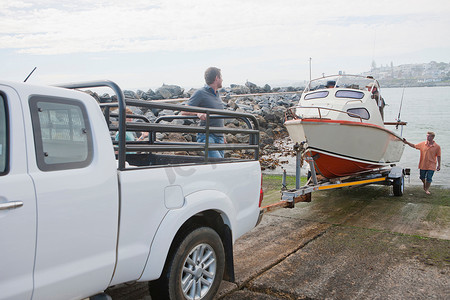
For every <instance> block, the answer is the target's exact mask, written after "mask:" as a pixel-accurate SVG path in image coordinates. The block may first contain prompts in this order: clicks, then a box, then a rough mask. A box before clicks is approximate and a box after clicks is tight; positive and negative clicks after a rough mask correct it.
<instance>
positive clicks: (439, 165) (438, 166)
mask: <svg viewBox="0 0 450 300" xmlns="http://www.w3.org/2000/svg"><path fill="white" fill-rule="evenodd" d="M439 170H441V157H440V156H438V157H437V167H436V171H439Z"/></svg>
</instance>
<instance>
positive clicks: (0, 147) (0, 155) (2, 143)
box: [0, 94, 8, 175]
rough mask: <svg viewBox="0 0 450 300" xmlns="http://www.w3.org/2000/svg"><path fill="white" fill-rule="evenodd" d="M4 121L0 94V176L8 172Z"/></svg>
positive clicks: (6, 137)
mask: <svg viewBox="0 0 450 300" xmlns="http://www.w3.org/2000/svg"><path fill="white" fill-rule="evenodd" d="M7 125H8V123H7V119H6V101H5V100H4V98H3V96H2V94H0V175H3V174H6V173H7V171H8V168H7V166H8V129H7Z"/></svg>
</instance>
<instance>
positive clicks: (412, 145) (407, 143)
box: [403, 138, 416, 148]
mask: <svg viewBox="0 0 450 300" xmlns="http://www.w3.org/2000/svg"><path fill="white" fill-rule="evenodd" d="M403 143H405V144H406V145H408V146H410V147H412V148H416V146H415V145H414V144H413V143H410V142H408V141H407V140H406V139H405V138H403Z"/></svg>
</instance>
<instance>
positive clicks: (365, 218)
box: [112, 186, 450, 300]
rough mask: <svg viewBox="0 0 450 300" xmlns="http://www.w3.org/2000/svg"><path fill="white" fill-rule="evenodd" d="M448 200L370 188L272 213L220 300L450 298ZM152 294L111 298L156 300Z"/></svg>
mask: <svg viewBox="0 0 450 300" xmlns="http://www.w3.org/2000/svg"><path fill="white" fill-rule="evenodd" d="M448 194H449V190H443V191H440V192H439V193H435V194H434V195H432V196H427V195H425V194H424V193H423V191H421V189H420V187H408V189H407V194H405V195H404V196H403V197H393V196H392V195H391V194H390V192H389V189H388V188H387V187H376V186H368V187H359V188H357V189H342V190H335V191H328V192H320V193H317V194H313V201H312V202H311V203H299V204H297V205H296V208H294V209H287V208H285V209H279V210H276V211H274V212H270V213H267V214H266V215H265V216H264V218H263V221H262V222H261V224H260V225H259V226H257V227H256V228H254V229H253V230H252V231H251V232H249V233H247V234H246V235H244V236H243V237H241V238H240V239H239V240H238V241H237V242H236V244H235V249H234V256H235V271H236V282H235V283H230V282H223V283H222V285H221V289H220V291H219V293H218V295H217V296H216V299H226V300H231V299H263V300H264V299H267V300H272V299H386V298H388V299H450V218H449V212H450V210H449V208H450V201H449V200H448V199H449V197H448ZM442 195H443V196H442ZM144 286H145V287H144ZM133 289H134V290H139V289H141V294H139V293H137V294H136V293H134V292H133ZM145 289H146V285H145V284H138V285H135V286H133V287H127V288H125V289H124V288H116V289H115V291H116V294H113V295H112V296H113V299H121V300H124V299H141V300H143V299H145V300H149V299H150V297H149V296H148V291H147V292H145ZM118 292H120V293H118ZM146 293H147V294H146ZM130 296H131V297H130ZM153 300H156V299H153Z"/></svg>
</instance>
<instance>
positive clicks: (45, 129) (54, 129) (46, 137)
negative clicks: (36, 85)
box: [30, 96, 93, 171]
mask: <svg viewBox="0 0 450 300" xmlns="http://www.w3.org/2000/svg"><path fill="white" fill-rule="evenodd" d="M30 110H31V119H32V122H33V133H34V143H35V147H36V160H37V165H38V167H39V169H40V170H42V171H55V170H63V169H76V168H83V167H86V166H88V165H89V164H90V163H91V161H92V151H93V150H92V149H93V147H92V134H91V129H90V126H89V120H88V117H87V113H86V109H85V107H84V105H83V103H82V102H80V101H77V100H72V99H60V98H53V97H44V96H33V97H31V98H30Z"/></svg>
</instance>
